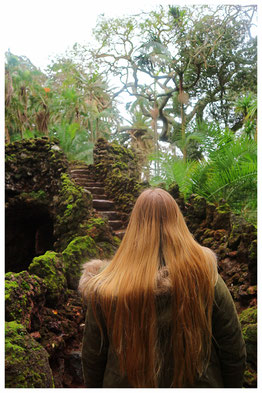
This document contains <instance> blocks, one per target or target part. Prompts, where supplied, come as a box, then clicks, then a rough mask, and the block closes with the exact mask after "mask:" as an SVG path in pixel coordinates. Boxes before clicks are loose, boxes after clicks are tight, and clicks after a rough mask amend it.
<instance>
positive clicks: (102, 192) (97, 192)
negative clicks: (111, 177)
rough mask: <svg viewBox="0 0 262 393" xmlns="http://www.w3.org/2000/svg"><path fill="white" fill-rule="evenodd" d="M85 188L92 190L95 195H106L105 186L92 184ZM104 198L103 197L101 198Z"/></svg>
mask: <svg viewBox="0 0 262 393" xmlns="http://www.w3.org/2000/svg"><path fill="white" fill-rule="evenodd" d="M85 188H86V189H87V190H88V191H90V192H91V193H92V194H93V195H105V189H104V187H90V186H85ZM101 199H103V198H101Z"/></svg>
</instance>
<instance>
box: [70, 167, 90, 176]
mask: <svg viewBox="0 0 262 393" xmlns="http://www.w3.org/2000/svg"><path fill="white" fill-rule="evenodd" d="M69 171H70V173H80V174H81V173H89V170H88V169H87V168H71V169H70V170H69ZM89 176H90V175H89Z"/></svg>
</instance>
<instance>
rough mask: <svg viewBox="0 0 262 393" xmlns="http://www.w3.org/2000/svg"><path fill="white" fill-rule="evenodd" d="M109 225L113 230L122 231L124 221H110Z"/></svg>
mask: <svg viewBox="0 0 262 393" xmlns="http://www.w3.org/2000/svg"><path fill="white" fill-rule="evenodd" d="M108 224H109V225H110V226H111V228H112V229H120V228H121V227H122V225H123V224H122V221H120V220H109V221H108Z"/></svg>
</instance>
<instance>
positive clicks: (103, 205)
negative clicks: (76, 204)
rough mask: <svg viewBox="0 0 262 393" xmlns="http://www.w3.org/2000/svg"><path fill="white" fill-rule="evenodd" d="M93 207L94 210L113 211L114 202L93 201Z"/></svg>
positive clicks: (105, 200) (104, 200)
mask: <svg viewBox="0 0 262 393" xmlns="http://www.w3.org/2000/svg"><path fill="white" fill-rule="evenodd" d="M93 207H94V208H95V209H96V210H114V208H115V206H114V202H113V201H109V200H107V199H93Z"/></svg>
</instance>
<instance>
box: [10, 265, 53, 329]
mask: <svg viewBox="0 0 262 393" xmlns="http://www.w3.org/2000/svg"><path fill="white" fill-rule="evenodd" d="M44 293H45V288H44V286H43V283H42V281H41V279H40V278H39V277H37V276H35V275H29V273H28V272H27V271H22V272H20V273H12V272H9V273H7V274H6V276H5V309H6V320H7V321H11V320H16V321H17V322H20V323H22V324H23V325H24V326H25V327H26V328H29V327H30V325H31V314H32V312H33V309H34V301H35V299H37V302H38V306H39V307H40V304H39V302H40V298H41V296H42V298H43V297H44Z"/></svg>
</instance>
